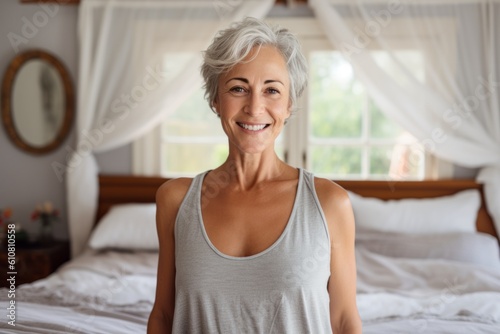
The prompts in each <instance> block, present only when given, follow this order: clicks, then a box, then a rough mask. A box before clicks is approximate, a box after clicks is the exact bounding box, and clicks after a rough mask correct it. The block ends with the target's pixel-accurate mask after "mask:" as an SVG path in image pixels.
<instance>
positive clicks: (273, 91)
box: [267, 88, 280, 94]
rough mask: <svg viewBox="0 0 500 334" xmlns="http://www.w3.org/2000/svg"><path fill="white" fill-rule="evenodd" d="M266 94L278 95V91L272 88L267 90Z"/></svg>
mask: <svg viewBox="0 0 500 334" xmlns="http://www.w3.org/2000/svg"><path fill="white" fill-rule="evenodd" d="M267 92H268V93H271V94H279V93H280V92H279V90H277V89H274V88H268V89H267Z"/></svg>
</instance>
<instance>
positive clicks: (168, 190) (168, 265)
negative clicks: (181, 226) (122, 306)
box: [147, 179, 191, 334]
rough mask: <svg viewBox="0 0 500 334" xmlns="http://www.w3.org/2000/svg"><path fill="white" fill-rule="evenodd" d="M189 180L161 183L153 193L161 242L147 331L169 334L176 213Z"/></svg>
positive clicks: (173, 293)
mask: <svg viewBox="0 0 500 334" xmlns="http://www.w3.org/2000/svg"><path fill="white" fill-rule="evenodd" d="M190 183H191V181H190V179H176V180H171V181H168V182H166V183H164V184H163V185H162V186H161V187H160V188H158V191H157V192H156V230H157V233H158V240H159V244H160V250H159V257H158V275H157V283H156V297H155V303H154V305H153V309H152V311H151V314H150V316H149V321H148V331H147V333H148V334H165V333H172V322H173V317H174V308H175V239H174V226H175V219H176V217H177V212H178V210H179V207H180V204H181V202H182V199H183V198H184V195H185V194H186V192H187V189H188V187H189V185H190Z"/></svg>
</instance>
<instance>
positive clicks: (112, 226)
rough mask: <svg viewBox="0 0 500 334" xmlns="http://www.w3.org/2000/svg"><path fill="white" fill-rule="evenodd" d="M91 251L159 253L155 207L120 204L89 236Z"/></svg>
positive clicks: (139, 204)
mask: <svg viewBox="0 0 500 334" xmlns="http://www.w3.org/2000/svg"><path fill="white" fill-rule="evenodd" d="M89 245H90V247H91V248H94V249H103V248H115V249H130V250H137V249H144V250H158V237H157V233H156V204H154V203H130V204H120V205H115V206H113V207H111V209H110V210H109V211H108V212H107V213H106V214H105V215H104V216H103V217H102V218H101V220H100V221H99V222H98V224H97V226H96V228H95V229H94V231H93V232H92V235H91V236H90V241H89Z"/></svg>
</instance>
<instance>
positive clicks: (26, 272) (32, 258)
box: [0, 241, 70, 287]
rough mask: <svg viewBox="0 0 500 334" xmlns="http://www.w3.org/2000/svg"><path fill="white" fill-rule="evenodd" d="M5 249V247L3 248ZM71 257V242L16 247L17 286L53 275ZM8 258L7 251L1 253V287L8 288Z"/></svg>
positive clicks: (3, 250)
mask: <svg viewBox="0 0 500 334" xmlns="http://www.w3.org/2000/svg"><path fill="white" fill-rule="evenodd" d="M2 248H3V247H2ZM69 257H70V249H69V242H67V241H54V242H52V243H51V244H48V245H40V244H28V245H23V246H17V247H16V265H15V269H16V271H17V275H15V276H16V285H19V284H24V283H31V282H33V281H35V280H37V279H41V278H45V277H47V276H48V275H50V274H51V273H53V272H54V271H55V270H56V269H57V268H58V267H59V266H60V265H61V264H63V263H64V262H66V261H68V260H69ZM7 260H8V256H7V252H6V250H5V249H2V250H1V251H0V287H6V286H7V284H8V282H7V278H8V277H9V275H7V272H10V271H11V270H9V268H8V262H7Z"/></svg>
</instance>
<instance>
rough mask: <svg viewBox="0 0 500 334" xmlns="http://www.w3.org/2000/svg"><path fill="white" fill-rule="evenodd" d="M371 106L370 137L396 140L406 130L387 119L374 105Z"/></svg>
mask: <svg viewBox="0 0 500 334" xmlns="http://www.w3.org/2000/svg"><path fill="white" fill-rule="evenodd" d="M369 105H370V121H371V123H370V137H372V138H396V137H398V136H399V135H401V134H402V133H403V132H404V130H403V129H402V128H401V127H400V126H399V125H398V124H396V122H394V121H393V120H390V119H389V118H387V117H386V116H385V115H384V114H382V112H381V111H380V109H379V108H378V107H377V106H376V105H375V103H373V101H372V100H370V102H369Z"/></svg>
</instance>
